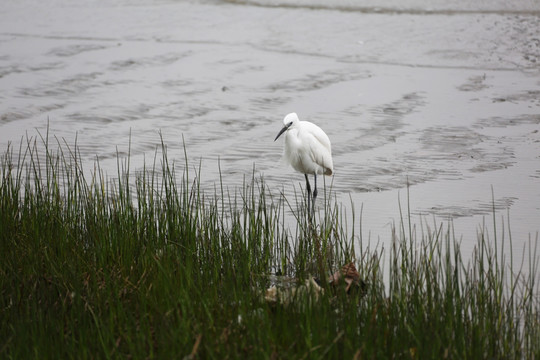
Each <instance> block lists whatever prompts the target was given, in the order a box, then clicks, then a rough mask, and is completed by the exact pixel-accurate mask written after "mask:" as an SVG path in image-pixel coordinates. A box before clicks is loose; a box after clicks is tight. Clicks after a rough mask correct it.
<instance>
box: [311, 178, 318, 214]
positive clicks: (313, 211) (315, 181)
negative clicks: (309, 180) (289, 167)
mask: <svg viewBox="0 0 540 360" xmlns="http://www.w3.org/2000/svg"><path fill="white" fill-rule="evenodd" d="M313 180H314V185H315V188H314V189H313V202H312V204H311V206H312V207H313V209H312V213H313V214H315V199H316V198H317V174H313Z"/></svg>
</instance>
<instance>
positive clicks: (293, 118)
mask: <svg viewBox="0 0 540 360" xmlns="http://www.w3.org/2000/svg"><path fill="white" fill-rule="evenodd" d="M299 121H300V120H299V119H298V115H296V113H290V114H287V116H285V118H284V119H283V128H282V129H281V130H280V131H279V133H278V134H277V136H276V138H275V139H274V141H276V140H277V139H278V137H280V136H281V134H283V133H284V132H285V131H287V130H289V129H290V128H291V127H294V125H295V124H296V123H298V122H299Z"/></svg>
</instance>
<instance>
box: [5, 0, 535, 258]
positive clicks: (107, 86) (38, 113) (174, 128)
mask: <svg viewBox="0 0 540 360" xmlns="http://www.w3.org/2000/svg"><path fill="white" fill-rule="evenodd" d="M292 111H295V112H297V113H298V114H299V116H300V119H301V120H309V121H312V122H315V123H317V124H318V125H319V126H321V127H322V128H323V129H324V130H325V131H326V133H327V134H328V135H329V137H330V139H331V141H332V150H333V157H334V166H335V175H334V177H333V178H327V179H326V183H327V185H329V184H330V183H331V184H332V187H333V190H334V191H335V192H336V196H337V199H338V201H339V202H341V203H343V204H344V207H345V209H346V211H347V213H348V214H349V216H351V214H352V207H353V206H354V208H355V211H356V216H357V217H359V213H360V209H362V222H361V225H362V228H361V235H362V237H361V239H362V240H361V241H362V242H363V245H364V246H367V245H371V246H372V247H375V246H385V247H386V248H387V247H388V244H389V241H390V232H391V224H392V223H393V222H399V217H400V213H399V205H398V202H400V203H401V206H402V208H403V209H404V210H405V209H406V208H407V206H410V209H411V213H412V214H413V219H412V221H413V223H416V224H418V226H420V224H424V226H426V227H429V228H431V229H433V228H434V227H435V226H436V225H434V224H433V223H434V222H443V223H444V222H446V221H452V224H453V226H454V228H455V232H456V237H457V238H458V239H462V247H463V248H465V249H466V250H467V249H472V246H473V245H474V243H475V242H476V238H477V232H478V231H480V229H481V227H482V224H483V223H484V224H486V227H487V229H488V231H490V233H492V232H493V223H492V210H493V207H495V208H496V219H497V227H498V230H499V231H501V234H502V229H503V226H504V230H505V232H506V233H507V230H508V220H509V221H510V227H511V234H512V241H513V248H514V256H515V257H516V258H517V259H521V255H522V254H523V251H524V249H526V248H528V244H529V240H530V239H532V241H533V244H534V241H535V240H536V239H537V237H538V232H539V231H540V132H539V130H540V2H538V0H534V1H533V0H514V1H511V2H509V1H502V0H491V1H488V0H484V1H466V0H450V1H447V0H445V1H431V0H403V1H402V0H400V1H375V0H336V1H328V0H324V1H323V0H276V1H274V0H252V1H251V0H246V1H232V0H231V1H220V0H215V1H179V0H178V1H174V0H136V1H130V0H114V1H113V0H110V1H107V0H94V1H86V2H81V1H72V0H55V1H47V2H42V1H36V0H20V1H7V2H6V1H4V3H3V5H2V7H1V8H0V148H2V149H6V148H7V146H8V143H10V142H11V143H12V144H15V145H17V146H15V147H16V148H17V147H18V144H19V142H20V140H21V139H22V138H26V137H36V136H38V133H41V134H44V133H45V132H46V129H47V124H49V133H50V134H51V135H53V136H56V137H57V138H58V139H65V141H66V142H67V143H68V144H71V145H73V144H74V143H75V139H77V144H78V146H79V148H80V150H81V156H82V158H83V160H84V161H86V162H87V164H88V166H89V167H91V166H92V164H93V163H94V161H95V160H96V159H99V162H100V165H101V166H102V167H103V168H104V169H105V170H106V171H107V172H110V173H112V174H116V166H117V159H116V157H117V154H118V153H119V154H121V156H125V155H126V154H127V153H128V151H129V152H130V154H131V167H132V168H134V169H140V168H141V167H142V166H143V163H144V162H146V163H152V162H153V159H154V154H155V151H156V147H159V144H160V141H161V140H160V133H161V136H162V137H163V140H164V142H165V144H166V145H167V149H168V156H169V159H170V160H175V162H177V163H178V164H179V167H181V166H183V161H184V143H185V148H186V151H187V154H188V157H189V159H190V162H191V163H192V164H193V166H194V167H198V164H199V160H201V161H202V162H201V164H202V165H201V174H200V175H201V180H202V185H203V187H205V188H208V189H210V190H211V191H212V190H213V186H214V184H215V183H216V182H217V181H219V168H220V169H221V174H222V176H223V181H224V183H225V185H226V186H229V187H234V186H240V185H241V184H242V181H243V178H244V177H251V174H252V171H253V169H255V172H256V174H257V175H258V174H262V175H263V176H264V178H265V181H266V184H267V185H268V187H269V188H270V189H271V191H273V192H275V193H276V194H279V193H280V192H283V193H285V194H287V195H290V196H291V198H294V196H293V194H294V191H295V190H296V191H298V190H299V189H300V186H303V176H302V175H301V174H298V173H294V172H293V170H292V169H291V168H288V167H287V166H286V165H285V164H283V162H280V157H281V153H282V146H283V143H282V140H281V139H280V140H278V141H277V142H274V141H273V140H274V137H275V135H276V134H277V132H278V131H279V130H280V128H281V125H282V122H281V121H282V119H283V117H284V116H285V115H286V114H287V113H289V112H292ZM130 136H131V148H130V149H129V148H128V146H129V142H130ZM218 161H219V167H218ZM321 183H322V181H319V184H321ZM407 184H410V188H409V193H410V200H409V202H408V200H407ZM492 189H493V196H492ZM407 202H408V204H407ZM508 215H509V219H508ZM426 224H427V225H426ZM356 226H357V229H356V234H359V231H360V228H359V226H360V224H359V221H358V220H357V222H356ZM420 231H421V230H420V229H419V228H418V230H417V232H418V233H420ZM507 236H508V235H506V237H507ZM491 238H493V236H492V237H491ZM500 238H501V237H500V236H499V239H500ZM358 241H360V238H359V239H358ZM377 244H379V245H377ZM507 246H509V245H508V244H507Z"/></svg>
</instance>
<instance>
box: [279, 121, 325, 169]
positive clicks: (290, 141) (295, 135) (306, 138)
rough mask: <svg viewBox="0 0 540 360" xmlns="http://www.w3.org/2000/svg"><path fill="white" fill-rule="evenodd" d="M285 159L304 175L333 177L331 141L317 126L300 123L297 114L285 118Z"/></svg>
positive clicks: (306, 122) (305, 122)
mask: <svg viewBox="0 0 540 360" xmlns="http://www.w3.org/2000/svg"><path fill="white" fill-rule="evenodd" d="M283 124H284V125H285V127H286V128H287V129H286V130H285V153H284V156H285V159H286V160H287V161H288V162H289V163H290V164H291V166H292V167H293V168H294V169H295V170H296V171H298V172H301V173H303V174H313V175H315V174H324V175H332V173H333V171H334V166H333V163H332V149H331V145H330V139H329V138H328V136H327V135H326V133H325V132H324V131H323V130H322V129H321V128H320V127H318V126H317V125H315V124H313V123H311V122H309V121H300V120H299V119H298V115H296V113H291V114H288V115H287V116H285V118H284V119H283Z"/></svg>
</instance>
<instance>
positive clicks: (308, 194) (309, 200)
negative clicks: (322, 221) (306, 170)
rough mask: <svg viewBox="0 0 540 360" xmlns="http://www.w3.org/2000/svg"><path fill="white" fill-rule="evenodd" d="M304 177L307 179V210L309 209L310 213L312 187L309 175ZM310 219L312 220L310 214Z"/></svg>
mask: <svg viewBox="0 0 540 360" xmlns="http://www.w3.org/2000/svg"><path fill="white" fill-rule="evenodd" d="M304 176H305V177H306V191H307V209H308V212H309V211H310V206H309V205H310V202H311V186H310V185H309V179H308V176H307V174H304ZM309 215H310V216H309V218H310V219H311V214H309Z"/></svg>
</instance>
